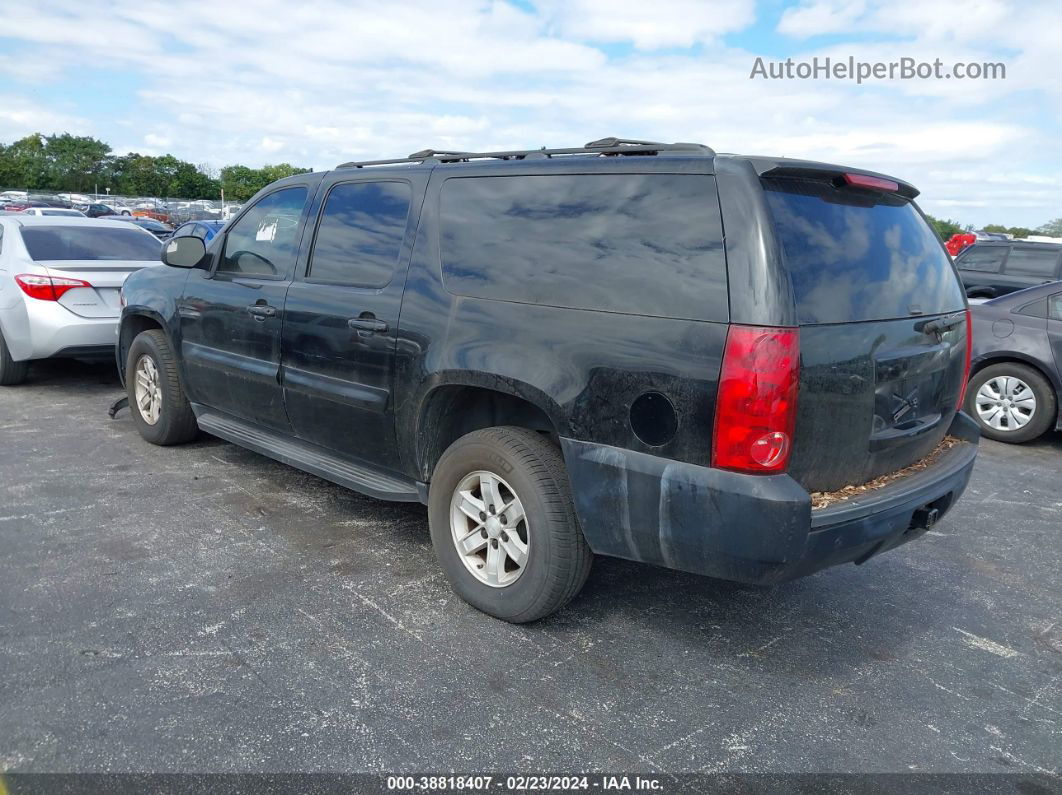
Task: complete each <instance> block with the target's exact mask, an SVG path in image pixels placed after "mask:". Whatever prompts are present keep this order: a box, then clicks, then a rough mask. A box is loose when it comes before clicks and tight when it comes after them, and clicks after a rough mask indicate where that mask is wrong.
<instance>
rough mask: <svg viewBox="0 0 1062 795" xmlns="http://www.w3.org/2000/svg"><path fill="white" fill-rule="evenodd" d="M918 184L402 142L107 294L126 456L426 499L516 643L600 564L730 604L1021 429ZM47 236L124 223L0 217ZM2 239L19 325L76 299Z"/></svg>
mask: <svg viewBox="0 0 1062 795" xmlns="http://www.w3.org/2000/svg"><path fill="white" fill-rule="evenodd" d="M366 166H371V168H366ZM917 193H918V192H917V190H916V189H915V188H914V187H913V186H911V185H909V184H907V183H905V182H903V181H901V180H897V179H894V178H892V177H887V176H884V175H881V174H874V173H870V172H866V171H861V170H858V169H849V168H845V167H840V166H834V165H830V164H825V163H814V162H808V161H793V160H787V159H784V158H777V159H776V158H748V157H741V156H737V155H717V154H716V153H715V152H713V151H712V150H711V149H709V148H708V147H705V146H701V145H697V144H657V143H649V142H640V141H624V140H619V139H603V140H601V141H595V142H591V143H589V144H587V145H585V146H584V147H575V148H572V149H564V150H535V151H520V152H501V153H479V154H470V153H439V152H433V151H431V150H427V151H424V152H418V153H416V154H414V155H411V156H410V157H408V158H398V159H395V160H392V161H382V162H381V161H377V162H373V163H370V164H365V163H349V164H344V165H342V166H339V167H337V168H336V169H335V170H333V171H331V172H326V173H323V172H317V173H309V174H300V175H297V176H293V177H290V178H287V179H284V180H281V181H279V182H276V183H274V184H272V185H270V186H268V187H267V188H265V189H264V190H263V191H261V192H260V193H259V194H258V195H256V196H255V197H253V198H252V199H251V201H250V202H249V203H248V204H247V205H246V206H245V207H244V209H243V211H242V212H241V213H240V214H239V215H238V216H237V217H236V218H234V219H233V220H232V221H230V222H229V223H228V224H225V225H221V224H220V223H216V222H215V223H214V224H211V223H207V222H202V221H193V222H190V223H187V224H184V225H182V226H180V227H179V228H178V229H176V230H175V231H174V232H173V235H172V237H170V239H168V240H167V241H166V242H165V243H164V244H163V245H162V253H161V259H162V262H163V263H164V264H165V266H166V267H141V266H142V265H144V264H146V263H142V262H138V263H136V266H137V267H136V268H133V267H130V270H133V271H135V272H132V273H131V274H130V275H129V277H128V279H126V281H125V284H124V287H123V288H122V292H121V298H120V300H118V299H117V297H116V296H113V295H108V296H104V297H103V298H101V299H100V300H102V301H104V302H105V303H106V304H107V306H108V307H110V308H109V309H108V312H109V314H108V315H107V322H108V323H109V324H110V328H111V329H112V330H113V328H114V326H115V325H117V329H118V335H117V345H116V346H113V353H114V355H115V358H116V361H117V363H118V367H119V372H120V373H121V375H122V379H123V383H124V385H125V387H126V390H127V400H128V405H129V407H130V411H131V414H132V420H133V424H134V426H135V427H136V429H137V431H138V432H139V434H140V435H141V436H142V437H143V438H144V439H145V440H147V441H148V442H151V443H154V444H159V445H171V444H179V443H182V442H186V441H189V440H191V439H192V438H194V437H195V436H196V434H197V433H199V432H200V431H207V432H209V433H211V434H214V435H216V436H219V437H221V438H224V439H227V440H229V441H231V442H234V443H236V444H239V445H243V446H245V447H248V448H250V449H252V450H255V451H257V452H259V453H262V454H264V455H268V456H271V457H273V458H276V459H278V460H280V461H283V462H285V463H288V464H290V465H292V466H295V467H298V468H300V469H303V470H305V471H307V472H311V473H313V474H316V475H318V476H320V477H323V478H326V479H328V480H331V481H333V482H336V483H339V484H341V485H343V486H345V487H347V488H351V489H353V490H356V491H359V492H362V493H365V494H368V495H371V496H374V497H378V498H382V499H390V500H405V501H421V502H423V503H425V504H426V505H427V506H428V524H429V528H430V532H431V537H432V543H433V545H434V547H435V550H436V553H437V556H438V559H439V562H440V565H441V567H442V569H443V570H444V572H445V573H446V575H447V577H448V579H449V580H450V582H451V584H452V586H453V588H454V590H455V592H456V593H458V594H459V595H460V596H461V597H462V598H464V599H465V600H466V601H468V602H469V603H470V604H472V605H474V606H475V607H477V608H478V609H480V610H482V611H484V612H486V613H489V614H491V615H493V616H497V617H499V618H502V619H505V620H507V621H513V622H523V621H531V620H535V619H537V618H541V617H542V616H545V615H548V614H549V613H551V612H553V611H554V610H556V609H558V608H559V607H561V606H562V605H564V604H565V603H566V602H567V601H568V600H570V599H571V598H572V597H573V596H574V595H575V593H577V592H578V590H579V589H580V587H581V586H582V583H583V582H584V580H585V578H586V576H587V574H588V572H589V569H590V565H591V561H592V559H593V556H594V555H595V554H601V555H611V556H617V557H622V558H627V559H631V560H636V561H645V562H649V563H653V564H657V565H663V566H668V567H671V568H678V569H682V570H685V571H690V572H696V573H701V574H708V575H711V576H716V577H721V578H725V579H732V580H738V581H743V582H753V583H773V582H778V581H781V580H785V579H790V578H793V577H799V576H802V575H805V574H809V573H812V572H814V571H817V570H819V569H822V568H825V567H827V566H833V565H837V564H840V563H845V562H852V561H854V562H858V563H862V562H864V561H866V560H867V559H869V558H870V557H873V556H875V555H877V554H879V553H881V552H884V551H886V550H889V549H892V548H894V547H896V546H898V545H900V544H903V543H906V542H907V541H910V540H912V539H915V538H917V537H919V536H920V535H922V534H923V533H924V532H925V531H926V530H928V529H929V528H930V527H932V526H933V525H934V524H935V523H936V522H937V521H939V519H940V518H941V517H942V516H943V515H944V514H945V513H946V512H947V511H949V510H950V509H951V507H952V506H954V504H955V502H956V500H957V499H959V497H960V495H961V494H962V492H963V490H964V489H965V486H966V483H967V481H968V479H969V476H970V472H971V470H972V467H973V463H974V456H975V454H976V450H977V444H978V438H979V433H978V424H980V425H981V426H982V427H987V428H989V429H990V430H991V431H992V433H995V434H997V436H996V438H1010V439H1013V440H1017V439H1018V438H1019V436H1018V435H1012V436H1010V437H1007V436H1006V434H1007V433H1009V432H1011V431H1017V430H1018V429H1019V423H1023V424H1021V425H1020V428H1023V429H1026V431H1025V433H1026V434H1028V433H1031V432H1032V430H1035V429H1036V428H1039V427H1040V426H1041V425H1042V424H1043V419H1042V417H1043V416H1045V414H1038V413H1037V412H1038V411H1041V410H1042V411H1043V412H1045V413H1049V411H1050V408H1051V405H1052V404H1051V403H1050V401H1051V400H1052V397H1051V396H1050V395H1048V394H1046V393H1044V392H1043V390H1042V388H1041V387H1042V384H1040V382H1039V381H1037V379H1036V378H1034V377H1033V376H1031V375H1030V374H1029V373H1028V372H1024V371H1015V370H1013V369H1011V370H1007V371H1002V370H999V369H998V368H999V367H1000V366H1002V365H1005V364H1006V365H1008V366H1010V364H1012V363H1011V362H1010V359H1001V358H999V357H997V356H996V353H995V351H996V348H993V347H992V345H991V344H990V342H991V339H1005V340H1009V342H1007V343H1005V346H1004V347H1010V348H1014V349H1018V348H1021V355H1022V356H1024V357H1025V358H1024V359H1021V363H1023V365H1030V362H1031V360H1032V359H1033V358H1035V356H1040V357H1046V356H1047V351H1048V350H1049V349H1048V348H1045V345H1044V339H1038V340H1037V341H1034V342H1029V343H1028V345H1026V346H1025V347H1021V346H1020V345H1019V343H1018V340H1019V339H1020V338H1021V336H1022V334H1024V333H1025V331H1026V330H1029V331H1030V332H1031V331H1032V330H1034V329H1033V326H1035V323H1032V320H1033V319H1036V315H1035V312H1031V310H1030V311H1026V310H1028V308H1029V305H1031V304H1030V302H1029V301H1022V302H1021V307H1011V306H1010V305H1009V304H1006V302H1005V300H1004V299H1000V301H999V302H990V303H988V304H985V305H984V306H983V307H975V308H974V310H973V315H971V312H970V310H969V309H968V305H967V300H966V297H965V295H964V290H963V285H962V283H961V281H960V279H959V277H958V274H957V271H956V269H955V267H954V266H953V265H952V262H951V261H950V259H949V258H948V256H947V253H946V251H945V249H944V248H943V246H942V245H941V244H940V242H939V240H938V239H937V238H936V237H935V235H934V233H933V232H932V230H931V228H930V227H929V225H928V224H927V222H926V221H925V218H924V217H923V216H922V214H921V213H920V212H919V210H918V208H917V207H916V205H915V203H914V199H915V197H916V196H917ZM59 220H61V221H63V222H65V223H69V224H73V225H77V224H82V225H84V224H101V225H107V228H108V229H109V230H114V229H117V228H118V224H117V223H115V222H113V221H89V220H81V221H77V220H75V219H49V218H46V217H42V218H35V219H21V218H18V219H15V220H12V218H11V217H5V218H3V219H0V223H3V224H5V226H4V229H5V231H6V230H10V231H9V232H8V233H9V234H12V235H15V234H17V235H19V236H20V238H25V237H26V235H27V233H28V234H30V236H31V237H32V235H33V230H32V229H30V228H29V226H30V225H32V224H41V225H44V224H47V223H50V222H55V223H58V222H59ZM135 223H136V222H135V221H134V222H133V223H131V224H129V226H130V227H131V226H133V225H134V224H135ZM724 226H725V227H726V230H727V233H726V235H725V237H724V235H723V232H722V230H723V228H724ZM852 228H859V229H860V230H862V232H861V233H862V234H863V235H864V236H865V237H866V241H867V243H868V245H864V246H860V247H858V248H856V247H852V246H849V245H845V242H844V241H845V239H846V238H845V236H846V234H848V231H849V230H851V229H852ZM130 232H131V230H130ZM137 233H138V234H140V235H141V238H140V241H139V242H141V243H142V242H143V241H144V238H146V237H147V236H146V234H145V233H144V232H143V230H137ZM144 245H145V247H146V243H145V244H144ZM14 248H15V249H16V251H15V253H14V254H13V256H16V257H21V259H19V260H18V264H16V265H13V266H9V267H8V268H7V272H9V273H10V272H11V271H12V270H16V271H20V272H24V273H26V274H33V275H35V276H36V277H37V279H39V280H41V281H40V284H38V283H37V282H33V283H32V284H31V287H32V288H33V289H34V290H37V289H39V290H40V291H41V292H40V293H38V295H36V296H35V295H33V294H31V293H30V292H27V288H26V287H25V286H24V285H21V284H20V283H17V280H16V289H17V290H19V291H20V292H19V294H18V296H17V297H18V298H19V301H20V302H21V304H27V302H31V301H40V302H43V303H49V302H52V303H59V308H61V309H64V310H65V311H68V312H74V311H75V310H78V311H80V310H81V304H82V298H81V297H80V296H79V295H76V294H75V293H77V292H79V291H81V292H83V293H86V294H87V292H88V291H92V292H98V290H97V288H95V287H93V286H92V283H91V279H92V278H93V277H92V275H91V273H90V272H89V271H86V270H84V268H83V266H84V263H79V262H75V261H72V258H76V256H80V255H79V254H71V252H69V251H66V250H63V256H62V257H59V258H58V259H55V260H52V259H46V260H44V261H40V260H39V258H38V257H36V256H35V255H34V252H33V251H30V250H29V249H27V250H26V253H25V254H23V253H22V249H23V248H25V241H24V240H22V242H20V243H19V244H16V246H15V247H14ZM68 254H71V256H70V257H68V256H67V255H68ZM5 256H6V254H5ZM58 262H63V263H65V267H69V268H70V272H69V273H67V272H60V270H61V267H60V265H58V264H50V263H58ZM77 268H81V270H75V269H77ZM57 277H58V278H73V279H78V280H82V281H81V282H80V283H77V284H67V283H66V282H61V283H58V284H56V283H55V281H54V280H55V279H56V278H57ZM108 284H109V283H108ZM49 291H50V292H49ZM60 291H62V294H61V295H60V294H59V293H60ZM1058 292H1059V294H1062V290H1060V291H1058ZM0 295H3V293H0ZM8 295H10V293H8ZM1020 295H1021V294H1015V296H1020ZM1054 295H1055V293H1051V294H1050V295H1045V296H1044V302H1045V303H1044V306H1045V307H1046V309H1045V312H1046V314H1045V315H1044V316H1043V322H1044V323H1047V322H1048V318H1049V317H1050V316H1051V312H1053V311H1054V310H1053V309H1052V306H1053V304H1052V303H1051V301H1053V300H1054V299H1053V297H1052V296H1054ZM64 298H65V299H66V301H67V303H66V304H63V303H62V300H61V299H64ZM112 299H114V301H115V303H114V305H113V306H112V304H111V300H112ZM1030 300H1031V302H1032V303H1035V301H1039V300H1040V299H1039V296H1033V297H1032V298H1031V299H1030ZM84 303H86V304H88V303H90V300H89V299H88V298H86V299H84ZM118 305H120V306H121V311H120V317H117V318H116V317H115V315H117V314H118V311H117V309H116V308H114V307H116V306H118ZM1016 309H1018V310H1021V311H1019V312H1018V314H1020V315H1021V318H1023V319H1024V318H1028V319H1029V321H1030V322H1029V323H1024V321H1023V322H1019V321H1018V320H1017V319H1014V318H1013V317H1011V316H1010V314H1006V313H1008V312H1010V313H1012V314H1013V313H1014V311H1015V310H1016ZM19 311H21V312H22V313H23V314H25V310H24V309H22V310H16V315H17V314H18V312H19ZM101 311H102V310H101ZM1037 311H1039V310H1037ZM6 317H7V315H5V314H3V313H2V312H0V321H3V322H4V325H3V332H4V335H5V338H9V337H10V335H11V334H12V333H13V334H15V335H16V336H18V337H19V338H20V339H22V338H25V337H26V336H27V333H26V332H24V331H19V330H18V329H19V327H18V326H11V325H10V324H9V323H8V321H7V320H6V319H5V318H6ZM19 317H21V315H19ZM1007 322H1010V323H1011V324H1012V325H1013V329H1014V330H1013V331H1012V332H1011V333H1010V334H1004V331H1005V330H1006V328H1005V327H1006V324H1007ZM1043 328H1044V329H1046V331H1045V338H1046V339H1047V341H1048V344H1050V340H1051V339H1052V338H1051V336H1050V335H1051V333H1052V332H1051V328H1049V327H1047V326H1044V327H1043ZM9 329H15V330H14V331H11V330H9ZM29 336H33V335H32V333H30V334H29ZM53 347H54V346H51V347H47V348H42V349H41V350H43V351H45V352H47V351H48V350H52V349H53ZM998 347H1000V346H997V348H998ZM11 353H12V355H10V356H8V358H7V359H5V360H3V361H0V374H2V375H0V378H8V375H7V374H8V373H10V372H12V369H11V368H12V367H16V366H17V362H18V361H22V360H24V359H26V358H27V356H26V352H25V348H19V350H18V352H17V353H16V351H15V348H12V349H11ZM1012 353H1013V351H1012ZM12 362H16V364H14V365H13V364H12ZM1008 363H1010V364H1008ZM971 368H973V369H972V372H973V377H974V380H973V382H972V384H971V385H970V389H971V391H972V394H970V395H967V394H966V387H967V383H968V381H969V376H970V373H971ZM14 372H15V374H16V375H18V372H17V371H14ZM23 375H24V373H23ZM1056 375H1057V374H1056ZM1019 376H1024V377H1019ZM1012 378H1016V379H1017V381H1012V380H1007V379H1012ZM1048 380H1050V378H1048ZM1019 381H1020V383H1018V382H1019ZM1055 386H1056V387H1057V383H1056V384H1055ZM1038 390H1039V391H1038ZM1026 391H1028V392H1029V393H1030V394H1031V395H1032V396H1033V397H1034V399H1035V406H1034V405H1033V403H1032V402H1030V400H1029V399H1028V395H1027V394H1026ZM964 405H965V406H967V407H969V408H970V414H972V415H974V416H975V417H977V418H978V419H977V420H976V421H975V420H974V419H971V417H970V416H968V415H967V414H966V413H963V412H961V411H960V408H961V407H962V406H964ZM1030 406H1033V407H1032V408H1030ZM852 486H859V487H860V488H859V489H857V490H856V491H855V492H854V493H855V495H856V496H853V491H852V489H850V488H849V487H852Z"/></svg>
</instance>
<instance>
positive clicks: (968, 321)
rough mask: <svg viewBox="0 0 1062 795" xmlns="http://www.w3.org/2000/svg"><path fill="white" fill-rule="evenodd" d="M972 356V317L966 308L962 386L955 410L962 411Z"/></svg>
mask: <svg viewBox="0 0 1062 795" xmlns="http://www.w3.org/2000/svg"><path fill="white" fill-rule="evenodd" d="M972 356H973V318H972V317H971V316H970V310H969V309H967V310H966V364H965V365H964V366H963V370H962V387H961V388H960V389H959V405H958V406H956V407H955V410H956V411H962V404H963V401H964V400H966V385H967V384H969V383H970V358H971V357H972Z"/></svg>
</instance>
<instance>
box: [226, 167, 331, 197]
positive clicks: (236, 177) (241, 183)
mask: <svg viewBox="0 0 1062 795" xmlns="http://www.w3.org/2000/svg"><path fill="white" fill-rule="evenodd" d="M308 171H310V169H308V168H299V167H298V166H293V165H291V164H290V163H278V164H277V165H275V166H262V168H248V167H247V166H239V165H237V166H225V168H223V169H221V187H222V188H224V189H225V198H226V199H232V200H233V201H238V202H245V201H247V200H248V199H249V198H251V197H252V196H254V195H255V194H256V193H258V191H260V190H261V189H262V188H264V187H265V186H266V185H268V184H270V183H271V182H276V181H277V180H278V179H283V178H284V177H290V176H292V175H293V174H305V173H307V172H308Z"/></svg>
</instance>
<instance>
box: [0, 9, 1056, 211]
mask: <svg viewBox="0 0 1062 795" xmlns="http://www.w3.org/2000/svg"><path fill="white" fill-rule="evenodd" d="M1060 21H1062V6H1060V4H1059V3H1058V2H1057V1H1056V0H1050V1H1047V0H1044V1H1042V2H1037V1H1036V0H1034V1H1033V2H1017V0H967V2H958V1H957V0H940V1H939V2H932V1H931V0H892V1H891V2H886V0H792V1H791V2H790V1H787V0H760V1H759V2H757V1H756V0H711V1H708V0H657V2H654V3H645V2H639V3H627V2H622V1H621V0H494V1H493V2H490V1H488V0H435V1H434V2H427V1H426V0H412V1H411V2H401V1H400V0H396V1H395V2H373V3H368V2H357V1H354V2H350V1H346V2H341V0H321V1H320V2H313V1H311V2H304V3H291V2H290V0H256V2H253V3H244V2H239V1H238V0H230V2H228V3H224V4H217V5H214V6H206V5H204V4H203V3H201V2H192V1H191V0H164V1H163V2H159V1H158V0H138V2H129V0H121V1H120V2H113V3H112V2H108V1H107V0H103V1H102V2H96V3H92V4H88V3H84V2H82V1H80V0H78V1H77V2H75V1H74V0H52V1H51V2H48V3H44V4H41V3H5V4H3V7H2V8H0V141H11V140H14V139H15V138H17V137H20V136H22V135H25V134H27V133H30V132H35V131H40V132H45V133H50V132H62V131H69V132H72V133H76V134H87V135H93V136H96V137H98V138H101V139H103V140H105V141H107V142H108V143H110V144H111V145H112V146H113V147H114V149H115V151H116V152H119V153H123V152H127V151H138V152H143V153H147V154H162V153H166V152H169V153H172V154H174V155H177V156H178V157H181V158H183V159H185V160H190V161H192V162H194V163H203V164H207V165H209V166H211V167H214V168H217V167H220V166H222V165H226V164H229V163H237V162H239V163H244V164H247V165H261V164H263V163H272V162H280V161H289V162H293V163H297V164H299V165H305V166H310V167H313V168H317V169H323V168H329V167H332V166H334V165H335V164H337V163H339V162H343V161H345V160H350V159H352V158H371V157H385V156H392V155H402V154H407V153H409V152H412V151H415V150H417V149H423V148H425V147H434V148H461V149H485V148H520V147H537V146H543V145H549V146H565V145H572V144H580V143H583V142H585V141H588V140H591V139H594V138H599V137H602V136H605V135H619V136H624V137H634V138H649V139H653V140H664V141H671V140H695V141H701V142H704V143H707V144H709V145H711V146H712V147H714V148H715V149H717V150H719V151H736V152H743V153H762V154H772V155H787V156H794V157H808V158H814V159H820V160H828V161H835V162H841V163H846V164H851V165H855V166H862V167H865V168H872V169H876V170H879V171H884V172H888V173H892V174H896V175H897V176H900V177H902V178H904V179H906V180H909V181H910V182H913V183H914V184H915V185H917V186H918V187H919V188H920V189H921V190H922V198H921V200H920V201H921V203H922V205H923V206H924V207H925V208H926V209H927V211H929V212H931V213H933V214H935V215H939V216H946V217H951V218H954V219H956V220H959V221H961V222H964V223H971V224H974V225H982V224H984V223H988V222H998V223H1004V224H1009V225H1018V224H1021V225H1027V226H1038V225H1039V224H1041V223H1044V222H1045V221H1048V220H1050V219H1052V218H1057V217H1059V216H1062V190H1060V188H1059V183H1060V179H1062V147H1059V145H1058V141H1059V134H1060V133H1062V86H1060V85H1059V80H1058V76H1059V74H1062V69H1060V67H1062V56H1060V55H1059V54H1058V53H1059V47H1058V45H1057V40H1056V39H1057V37H1056V33H1055V31H1057V29H1058V25H1059V22H1060ZM816 56H818V57H819V58H820V59H821V58H824V57H826V56H830V57H832V58H834V59H847V58H848V57H849V56H851V57H854V58H856V59H857V60H862V61H869V62H875V61H882V62H888V61H893V60H897V59H899V58H901V57H905V56H906V57H910V58H914V59H916V60H918V61H932V60H933V59H935V58H940V59H941V60H942V61H943V62H944V64H945V68H950V66H951V65H952V64H953V63H955V62H959V61H962V62H976V63H982V62H999V63H1003V64H1004V65H1005V67H1006V79H1002V80H962V81H960V80H956V79H948V80H944V79H930V80H879V81H872V82H868V83H864V84H862V85H857V84H856V83H855V82H853V81H843V80H836V79H834V80H822V79H820V80H799V79H793V80H770V81H768V80H762V79H750V78H749V75H750V72H751V70H752V66H753V64H754V62H755V59H756V58H757V57H763V58H764V59H766V60H768V61H770V60H784V59H785V58H793V59H794V60H796V61H807V60H811V59H812V58H814V57H816Z"/></svg>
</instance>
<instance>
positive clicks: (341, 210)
mask: <svg viewBox="0 0 1062 795" xmlns="http://www.w3.org/2000/svg"><path fill="white" fill-rule="evenodd" d="M410 197H411V191H410V187H409V184H408V183H406V182H343V183H340V184H338V185H336V186H335V187H334V188H332V190H330V191H329V192H328V198H327V199H326V200H325V206H324V210H323V211H322V213H321V223H320V224H319V226H318V227H317V237H316V238H315V240H314V244H313V255H312V258H311V260H310V273H309V276H308V280H309V281H315V282H334V283H339V284H349V285H353V286H357V287H375V288H379V287H383V286H384V285H386V284H387V283H388V282H390V281H391V276H392V274H393V273H394V270H395V264H396V263H397V262H398V254H399V251H400V250H401V248H402V239H403V238H404V237H405V234H406V218H407V217H408V215H409V203H410Z"/></svg>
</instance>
